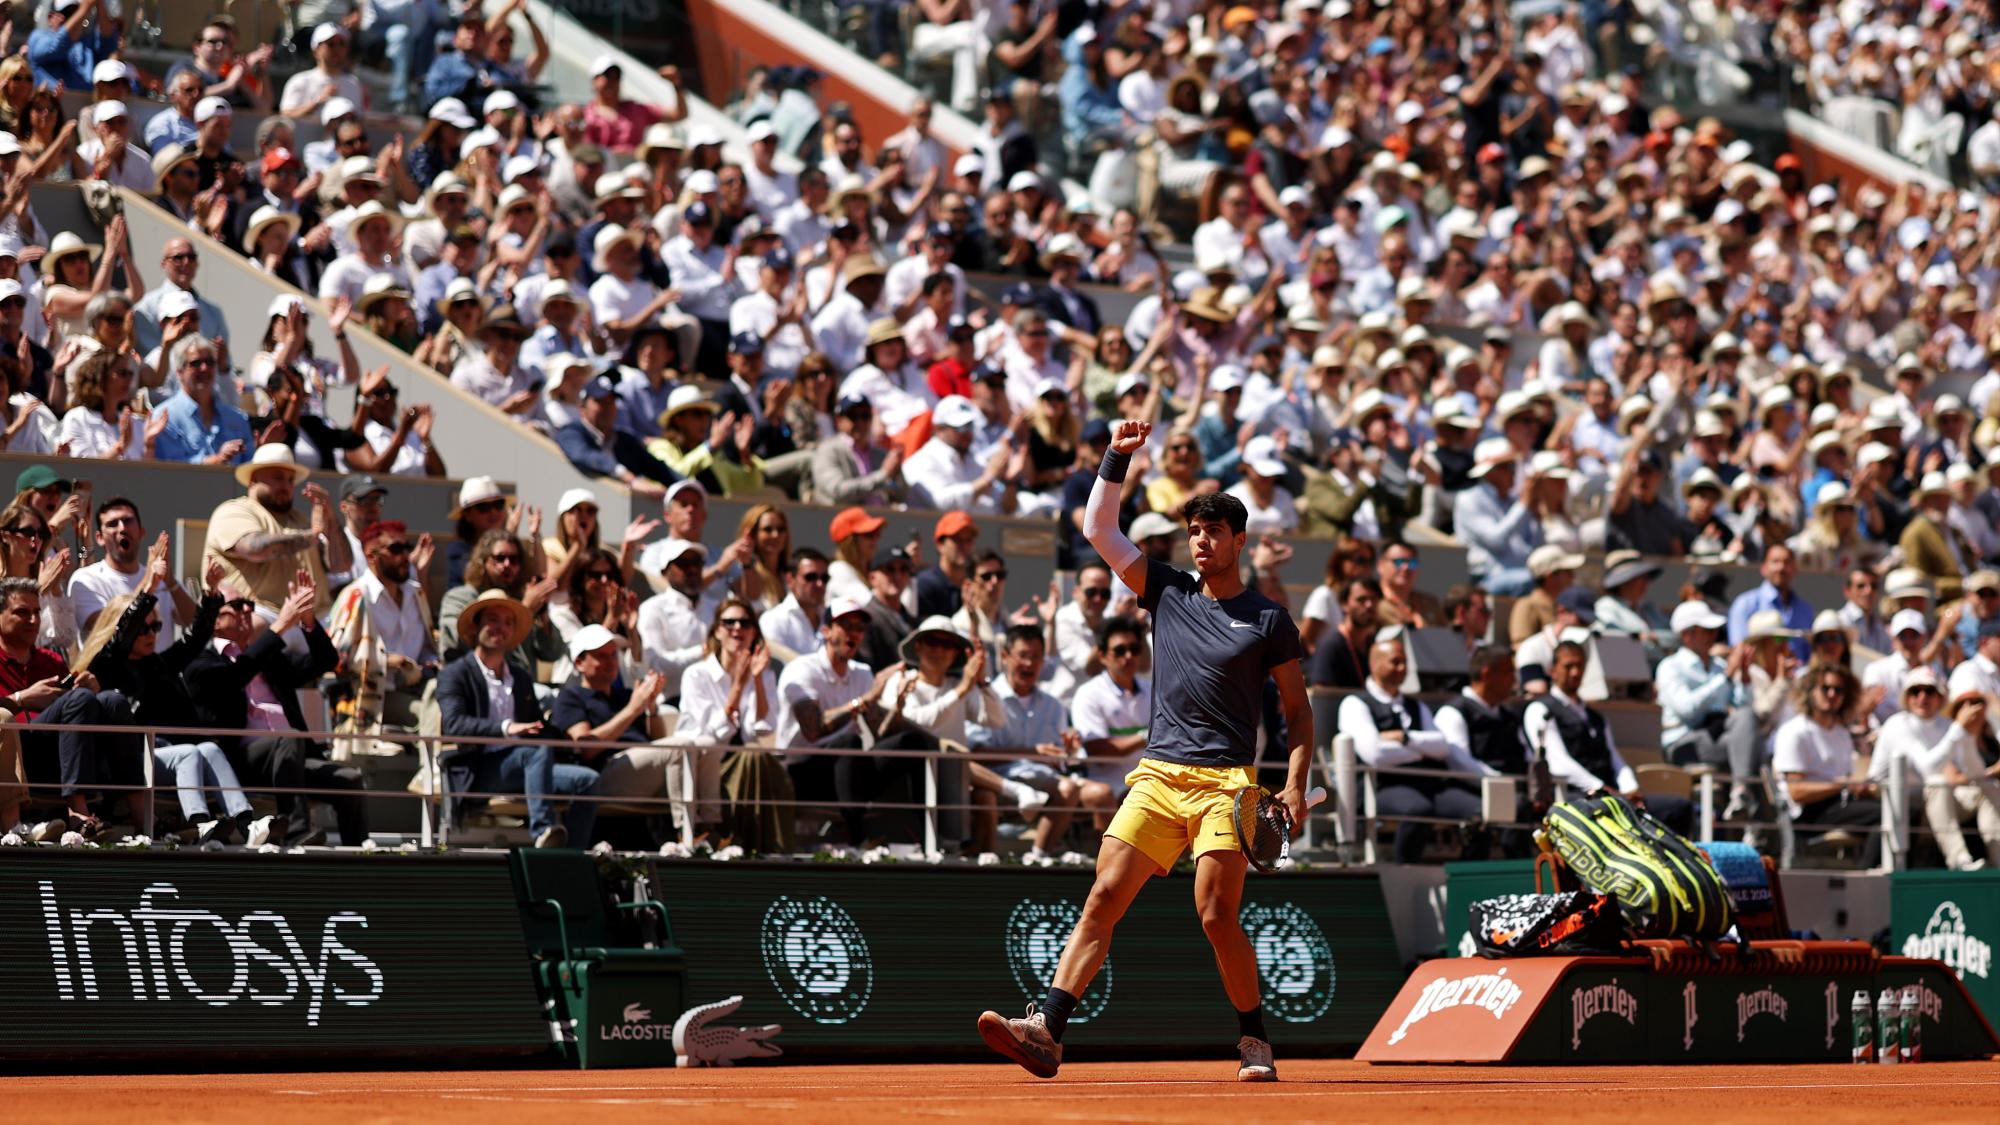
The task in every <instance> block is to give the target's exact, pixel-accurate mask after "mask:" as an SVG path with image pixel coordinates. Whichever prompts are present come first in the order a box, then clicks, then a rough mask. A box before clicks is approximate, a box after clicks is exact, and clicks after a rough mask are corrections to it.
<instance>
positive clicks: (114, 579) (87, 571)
mask: <svg viewBox="0 0 2000 1125" xmlns="http://www.w3.org/2000/svg"><path fill="white" fill-rule="evenodd" d="M145 577H146V565H145V560H144V559H143V558H142V559H141V560H139V568H138V569H137V570H134V571H133V572H132V573H130V574H125V573H123V572H121V571H118V570H114V569H112V567H111V561H110V560H109V559H99V560H98V561H96V562H94V563H91V564H90V565H89V566H86V567H84V568H83V569H81V570H79V571H77V572H76V573H75V574H72V575H70V578H69V600H70V602H71V604H72V605H74V606H75V608H76V627H77V628H78V629H80V630H82V631H83V633H84V635H86V636H88V635H89V633H90V618H91V615H92V614H95V613H97V612H98V611H99V610H101V609H103V608H104V607H105V606H107V605H109V604H111V601H112V599H114V598H122V597H124V596H125V595H127V594H132V593H137V592H138V590H139V582H140V581H141V580H142V579H144V578H145ZM154 612H156V613H158V614H159V615H160V647H161V648H165V647H167V645H168V643H170V642H171V641H172V640H173V637H174V598H173V594H172V593H171V592H169V591H166V590H162V591H160V594H159V602H158V604H157V605H155V607H154Z"/></svg>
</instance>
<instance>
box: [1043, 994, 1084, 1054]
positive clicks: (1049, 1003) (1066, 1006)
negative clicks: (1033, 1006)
mask: <svg viewBox="0 0 2000 1125" xmlns="http://www.w3.org/2000/svg"><path fill="white" fill-rule="evenodd" d="M1074 1011H1076V997H1074V996H1071V995H1070V994H1069V993H1067V992H1064V991H1063V990H1062V989H1060V988H1056V987H1053V986H1051V987H1050V988H1049V995H1048V997H1047V998H1046V999H1044V1000H1043V1001H1042V1007H1041V1012H1042V1018H1043V1019H1044V1020H1045V1021H1047V1023H1048V1025H1049V1037H1050V1038H1052V1039H1054V1040H1055V1041H1056V1042H1058V1043H1060V1042H1062V1037H1063V1029H1065V1028H1067V1027H1068V1026H1069V1016H1070V1013H1071V1012H1074Z"/></svg>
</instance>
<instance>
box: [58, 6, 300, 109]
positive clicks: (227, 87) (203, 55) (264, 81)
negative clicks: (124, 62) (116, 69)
mask: <svg viewBox="0 0 2000 1125" xmlns="http://www.w3.org/2000/svg"><path fill="white" fill-rule="evenodd" d="M272 49H273V48H272V46H271V44H269V43H262V44H259V45H258V46H257V47H256V48H254V49H253V50H251V51H250V52H248V53H247V54H243V55H238V54H237V53H236V24H235V21H233V20H231V19H230V18H229V17H228V16H225V15H217V16H214V17H213V18H211V19H210V20H209V22H208V23H207V24H205V25H204V26H203V27H202V29H201V30H200V31H199V32H197V33H196V34H195V39H194V45H193V47H192V48H191V50H190V53H189V55H188V57H187V58H184V59H181V60H180V61H178V62H176V63H174V66H173V69H172V70H170V71H168V73H167V83H168V85H169V86H170V87H171V85H172V84H173V82H174V80H175V79H177V78H179V77H180V76H181V75H182V74H189V73H191V74H193V75H194V76H195V77H196V78H198V79H200V80H201V87H200V90H199V92H200V93H201V94H202V95H203V96H209V97H222V98H228V99H229V102H230V104H231V105H234V106H235V107H236V108H238V109H249V110H255V111H256V112H258V113H269V112H270V111H271V83H270V79H269V77H268V76H267V74H266V71H267V70H268V68H269V67H270V63H271V53H272ZM78 88H80V87H72V89H78Z"/></svg>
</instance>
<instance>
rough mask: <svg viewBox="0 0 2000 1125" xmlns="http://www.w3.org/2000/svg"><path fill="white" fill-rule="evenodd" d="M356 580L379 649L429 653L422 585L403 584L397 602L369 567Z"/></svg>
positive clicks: (414, 655) (417, 657)
mask: <svg viewBox="0 0 2000 1125" xmlns="http://www.w3.org/2000/svg"><path fill="white" fill-rule="evenodd" d="M356 581H358V582H359V583H360V584H361V594H362V597H364V598H366V599H367V601H368V620H369V621H370V623H372V624H373V625H374V626H375V636H376V637H377V638H378V639H380V640H381V642H382V651H383V652H385V653H391V654H394V655H396V656H403V657H408V658H409V659H410V660H413V661H418V662H421V661H422V660H423V659H424V657H425V656H427V655H430V654H431V653H432V651H433V650H432V645H431V635H430V631H429V630H427V629H425V628H424V615H423V610H422V609H421V608H420V607H419V606H418V602H420V601H422V599H423V596H424V588H423V587H422V586H419V585H417V581H416V579H414V578H412V579H409V580H407V581H405V582H404V583H403V590H402V594H403V600H402V603H401V604H400V605H399V604H397V602H396V600H395V599H394V598H393V597H391V596H390V594H389V588H388V587H387V586H384V585H383V584H382V579H381V577H380V576H378V575H377V574H376V573H375V571H374V570H373V569H372V568H371V569H370V570H368V571H367V573H365V574H363V575H362V576H361V577H360V578H359V579H357V580H356ZM507 713H508V714H512V713H513V705H512V704H509V705H508V711H507Z"/></svg>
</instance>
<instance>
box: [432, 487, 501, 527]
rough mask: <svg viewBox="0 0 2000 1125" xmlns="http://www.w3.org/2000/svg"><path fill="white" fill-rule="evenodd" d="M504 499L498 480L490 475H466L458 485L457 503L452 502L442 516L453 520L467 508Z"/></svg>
mask: <svg viewBox="0 0 2000 1125" xmlns="http://www.w3.org/2000/svg"><path fill="white" fill-rule="evenodd" d="M506 499H507V494H506V493H504V492H502V491H500V482H499V481H497V480H494V479H493V478H492V477H467V478H465V483H464V484H461V485H459V486H458V503H456V504H453V505H452V506H451V511H449V512H446V513H445V514H444V516H445V518H446V519H449V520H455V519H458V518H459V517H460V516H461V515H463V514H464V512H465V510H466V509H467V508H471V507H475V506H477V505H480V504H485V503H489V502H491V501H494V500H500V501H505V500H506Z"/></svg>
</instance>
